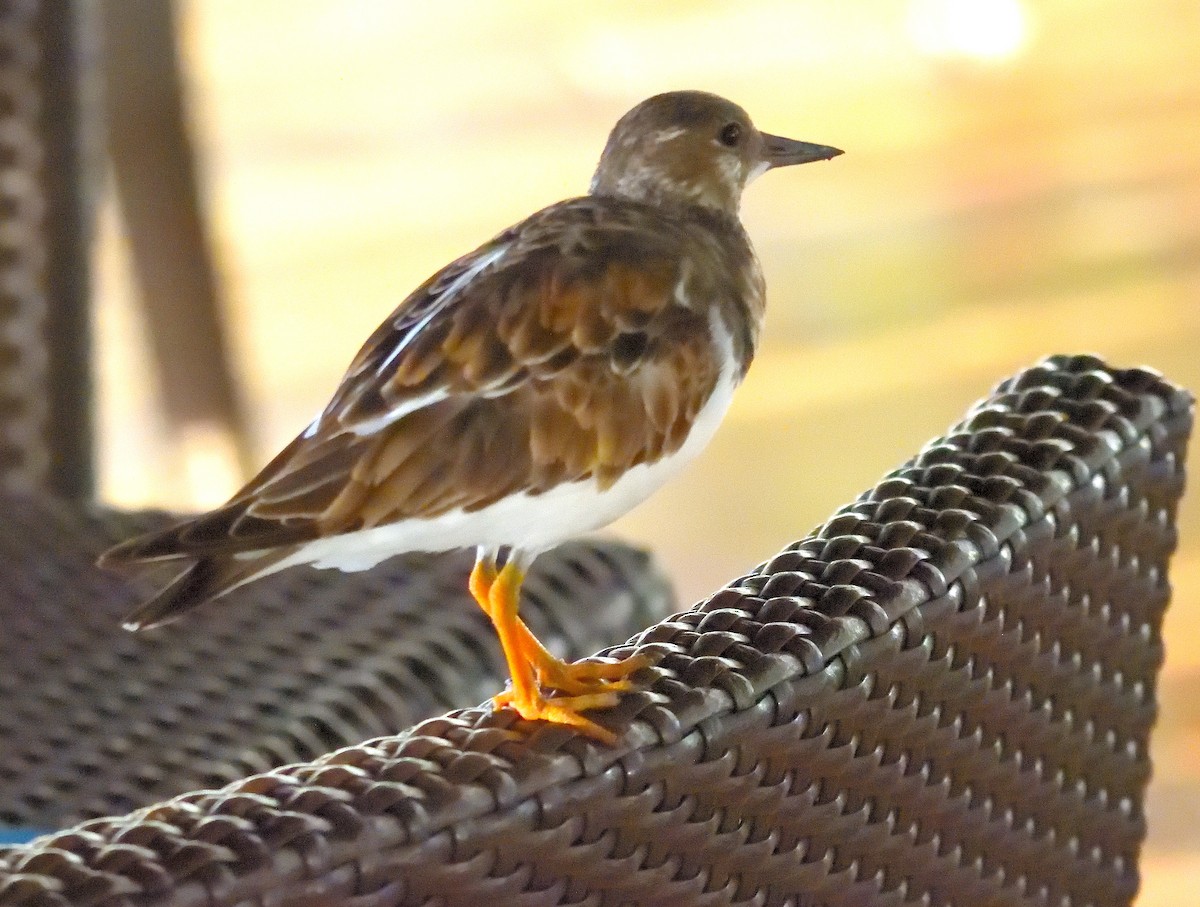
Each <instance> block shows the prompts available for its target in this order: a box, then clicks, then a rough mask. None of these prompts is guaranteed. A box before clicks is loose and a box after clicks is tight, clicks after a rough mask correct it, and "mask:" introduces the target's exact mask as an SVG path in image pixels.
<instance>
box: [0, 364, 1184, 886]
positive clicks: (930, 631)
mask: <svg viewBox="0 0 1200 907" xmlns="http://www.w3.org/2000/svg"><path fill="white" fill-rule="evenodd" d="M1191 409H1192V401H1191V398H1190V397H1189V396H1188V395H1187V394H1186V393H1184V392H1182V391H1180V390H1178V389H1176V388H1173V387H1171V386H1169V385H1168V384H1166V383H1165V382H1163V381H1162V380H1161V379H1160V378H1159V377H1157V376H1156V375H1154V374H1152V373H1150V372H1146V371H1141V370H1133V371H1114V370H1110V369H1107V368H1106V367H1105V366H1104V365H1103V363H1101V362H1100V361H1098V360H1096V359H1093V358H1088V357H1076V358H1065V357H1064V358H1056V359H1053V360H1049V361H1047V362H1046V363H1043V364H1042V365H1040V366H1038V367H1035V368H1033V369H1030V370H1028V371H1026V372H1023V373H1022V374H1020V375H1018V376H1016V377H1015V378H1013V379H1011V380H1009V381H1007V382H1005V383H1004V384H1002V385H1001V386H1000V387H999V389H998V390H997V391H996V393H995V394H994V395H993V396H992V397H991V398H989V399H988V400H986V401H984V402H983V403H982V404H980V405H979V406H978V407H976V408H975V409H973V410H972V411H971V412H970V413H969V414H968V416H967V418H966V419H965V421H964V422H962V423H961V424H960V425H959V426H957V427H956V428H955V429H953V430H952V431H951V433H950V434H949V435H947V436H946V437H945V438H942V439H938V440H937V441H935V442H933V443H932V444H930V445H929V446H927V447H926V448H925V449H924V450H923V451H922V452H921V453H920V454H919V455H918V456H917V457H916V458H915V459H914V460H912V461H911V462H910V463H909V464H907V465H906V466H904V467H902V468H901V469H899V470H897V471H896V472H895V473H893V474H891V475H890V476H888V477H887V478H886V479H884V481H883V482H881V483H880V484H879V485H878V486H877V487H876V488H875V489H873V490H872V491H870V492H868V493H867V494H865V495H864V496H863V497H861V498H860V499H859V500H858V501H857V502H855V503H854V504H852V505H850V506H848V507H846V508H844V509H843V510H841V511H839V512H838V513H837V514H836V515H835V516H834V517H833V518H832V519H831V520H830V521H829V522H827V523H826V524H825V525H824V526H823V527H821V528H820V530H819V531H818V532H817V533H816V534H815V535H813V536H812V537H810V538H808V539H805V540H804V541H801V542H799V543H797V544H795V545H793V546H792V547H790V548H789V549H788V550H786V551H784V552H782V553H781V554H779V555H777V556H776V557H774V558H773V559H772V560H770V561H769V562H767V563H766V564H764V565H762V566H761V567H760V568H759V569H758V570H756V571H755V572H754V573H752V574H751V575H749V576H746V577H743V578H742V579H740V580H738V581H736V582H735V583H733V584H732V585H731V586H730V587H729V588H726V589H723V590H721V591H720V592H718V593H716V594H715V595H714V596H712V597H711V598H710V599H708V600H707V601H705V602H702V603H701V604H700V605H699V606H698V607H697V608H696V609H694V610H692V611H689V612H686V613H683V614H680V615H677V616H675V617H673V618H671V619H668V620H667V621H665V622H664V623H661V624H658V625H657V626H654V627H651V628H650V629H648V630H646V631H645V632H644V633H642V634H641V635H640V637H639V638H638V645H640V646H642V647H648V648H651V649H653V650H655V651H657V652H659V653H661V659H660V661H659V663H658V666H657V667H656V668H653V669H649V672H648V677H650V678H651V679H652V680H653V683H652V685H651V687H650V689H649V690H648V691H647V692H643V693H639V694H635V695H631V696H628V697H627V698H626V699H625V700H624V702H623V703H622V704H621V705H620V706H618V707H617V708H616V709H614V710H612V711H611V712H610V713H608V714H607V715H605V716H603V720H604V721H605V723H606V724H608V725H609V726H611V727H613V728H615V729H618V730H620V731H622V732H623V734H624V739H623V743H622V744H621V745H620V746H618V747H615V748H608V747H605V746H601V745H598V744H596V743H594V742H591V741H589V740H587V739H584V738H581V737H579V736H577V735H575V734H574V733H572V732H571V731H569V730H564V729H562V728H558V727H550V726H547V725H542V724H536V725H534V724H529V723H525V722H522V721H520V720H518V719H516V718H515V717H514V715H513V713H511V712H510V711H508V710H505V711H502V712H499V713H492V712H490V711H489V710H487V709H469V710H465V711H460V712H456V713H451V714H449V715H447V716H446V717H442V718H435V719H432V720H429V721H426V722H423V723H422V724H420V725H418V726H417V727H415V728H413V729H412V730H411V731H410V732H408V733H405V734H402V735H400V736H395V737H385V738H381V739H378V740H374V741H371V742H369V743H366V744H363V745H359V746H354V747H350V748H347V749H344V750H342V751H340V752H338V753H335V754H333V755H330V756H326V757H323V758H320V759H318V760H316V761H315V762H312V763H307V764H303V765H296V766H290V767H287V768H283V769H278V770H275V771H273V772H269V773H266V774H263V775H259V776H257V777H253V778H250V779H247V780H245V781H240V782H237V783H234V784H232V785H229V786H228V787H226V788H224V789H223V790H220V791H209V792H200V793H194V794H189V795H187V796H184V797H180V798H177V799H175V800H172V801H170V802H167V803H163V804H161V805H159V806H156V807H153V808H151V809H149V810H145V811H141V812H137V813H134V814H132V815H129V816H125V817H122V818H111V819H100V820H96V821H92V822H89V823H85V824H84V825H81V826H79V827H77V828H73V829H70V830H68V831H65V832H62V833H59V834H57V835H55V836H53V837H50V838H46V839H43V840H42V841H40V842H38V843H37V844H35V845H33V846H28V847H18V848H13V849H11V850H10V851H9V852H8V853H7V855H6V856H4V857H3V858H0V862H2V864H3V868H4V871H6V872H7V873H8V874H7V876H3V877H2V880H0V904H3V905H18V904H19V905H25V907H30V905H37V907H51V905H67V904H71V905H83V904H87V905H94V907H118V905H129V907H132V905H152V904H172V905H244V907H249V905H262V907H266V905H288V907H317V905H322V907H324V905H335V904H337V905H354V907H367V905H385V904H386V905H426V907H432V905H452V904H488V905H500V904H520V905H529V907H533V905H551V904H579V905H583V904H586V905H617V904H621V905H624V904H646V905H650V904H654V905H671V904H679V905H718V904H720V905H725V904H745V905H750V904H753V905H796V907H800V905H816V904H820V905H835V904H836V905H864V904H871V905H901V904H922V905H938V904H961V905H977V904H980V905H982V904H986V905H994V904H1013V905H1015V904H1040V905H1066V904H1070V905H1085V904H1097V905H1115V904H1128V903H1129V902H1130V900H1131V898H1132V897H1133V895H1134V892H1135V891H1136V889H1137V882H1138V874H1137V864H1138V852H1139V848H1140V844H1141V840H1142V837H1143V833H1144V819H1143V814H1142V795H1143V792H1144V789H1145V785H1146V782H1147V779H1148V777H1149V771H1150V767H1149V761H1148V755H1147V743H1148V737H1149V733H1150V728H1151V725H1152V724H1153V721H1154V714H1155V695H1154V694H1155V679H1156V674H1157V670H1158V668H1159V665H1160V664H1161V661H1162V653H1163V650H1162V644H1161V639H1160V635H1159V627H1160V622H1161V617H1162V613H1163V609H1164V606H1165V604H1166V601H1167V597H1168V585H1167V580H1166V567H1167V558H1168V556H1169V554H1170V552H1171V550H1172V548H1173V545H1174V528H1173V525H1174V523H1173V521H1174V514H1175V507H1176V503H1177V501H1178V498H1179V495H1180V493H1181V490H1182V485H1183V466H1182V459H1183V450H1184V442H1185V440H1186V438H1187V435H1188V432H1189V430H1190V425H1191V417H1192V413H1191ZM621 651H627V649H622V650H621Z"/></svg>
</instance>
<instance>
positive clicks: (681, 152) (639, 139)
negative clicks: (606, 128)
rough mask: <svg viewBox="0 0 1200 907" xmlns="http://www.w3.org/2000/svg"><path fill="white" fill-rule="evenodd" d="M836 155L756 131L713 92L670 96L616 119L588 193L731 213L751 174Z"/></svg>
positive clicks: (659, 97)
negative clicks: (697, 206) (695, 206)
mask: <svg viewBox="0 0 1200 907" xmlns="http://www.w3.org/2000/svg"><path fill="white" fill-rule="evenodd" d="M841 153H842V152H841V151H840V150H839V149H837V148H831V147H830V146H828V145H816V144H813V143H812V142H801V141H797V140H796V139H785V138H782V137H780V136H777V135H770V134H768V133H766V132H760V131H759V130H758V129H757V128H756V127H755V126H754V123H753V122H752V121H751V120H750V116H749V115H748V114H747V113H746V111H744V110H742V108H741V107H739V106H738V105H737V104H734V103H733V102H732V101H727V100H725V99H724V98H721V97H718V96H717V95H714V94H708V93H707V92H703V91H672V92H668V93H666V94H660V95H655V96H654V97H652V98H650V99H648V100H645V101H643V102H642V103H640V104H638V105H637V106H636V107H634V108H633V109H632V110H630V111H629V112H628V113H627V114H625V115H624V116H623V117H621V119H620V120H618V121H617V125H616V126H614V127H613V130H612V132H611V133H610V134H609V137H608V143H607V144H606V145H605V146H604V153H603V154H602V155H601V156H600V165H599V166H598V167H597V168H596V175H595V177H594V178H593V179H592V187H591V191H592V193H593V194H594V195H610V196H617V197H620V198H627V199H632V200H634V201H641V202H648V203H651V204H659V205H662V204H683V205H700V206H702V207H705V208H710V209H714V210H716V211H719V212H721V213H723V214H728V215H732V216H736V215H737V211H738V206H739V204H740V203H741V199H742V190H743V189H745V188H746V186H747V185H749V183H750V182H751V181H752V180H753V179H755V178H756V177H758V176H760V175H762V174H763V173H765V172H766V171H768V170H770V169H772V168H774V167H786V166H789V165H791V164H803V163H806V162H808V161H822V160H828V159H829V158H832V157H836V156H837V155H839V154H841Z"/></svg>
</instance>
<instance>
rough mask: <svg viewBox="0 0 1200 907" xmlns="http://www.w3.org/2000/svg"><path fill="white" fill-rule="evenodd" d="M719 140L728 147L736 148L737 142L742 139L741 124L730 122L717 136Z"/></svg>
mask: <svg viewBox="0 0 1200 907" xmlns="http://www.w3.org/2000/svg"><path fill="white" fill-rule="evenodd" d="M717 140H718V141H720V143H721V144H722V145H725V146H726V147H728V148H736V147H737V143H738V142H740V141H741V140H742V127H741V124H740V123H730V124H729V125H728V126H726V127H724V128H723V129H722V130H721V132H720V134H719V135H718V136H717Z"/></svg>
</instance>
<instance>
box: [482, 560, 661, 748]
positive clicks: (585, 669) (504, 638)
mask: <svg viewBox="0 0 1200 907" xmlns="http://www.w3.org/2000/svg"><path fill="white" fill-rule="evenodd" d="M523 579H524V576H523V575H522V573H521V571H520V570H519V569H518V568H517V567H516V565H515V564H513V563H511V562H510V563H508V564H505V566H504V568H503V569H502V570H500V571H499V573H497V572H496V568H495V565H494V564H493V563H492V562H491V561H490V560H488V559H486V558H481V559H480V560H479V561H477V562H476V564H475V569H474V570H472V571H471V582H470V587H471V594H472V595H473V596H474V598H475V600H476V601H477V602H478V603H479V606H480V607H481V608H483V610H484V611H485V612H486V613H487V615H488V616H489V617H490V618H491V619H492V623H493V624H494V625H495V627H496V632H497V634H498V635H499V637H500V644H501V646H502V648H503V649H504V655H505V658H506V659H507V661H508V666H509V671H510V673H511V674H512V688H511V689H510V690H506V691H505V692H503V693H500V694H498V695H497V696H495V697H493V699H492V703H493V704H494V705H495V706H496V708H505V707H511V708H513V709H516V711H517V712H518V713H520V715H521V717H522V718H526V719H529V720H541V721H551V722H554V723H556V724H566V725H570V726H571V727H574V728H577V729H579V730H580V731H581V732H582V733H584V734H587V735H588V736H589V737H593V738H595V739H597V740H600V741H603V742H604V743H608V744H613V743H616V741H617V737H616V735H615V734H613V733H612V732H611V731H609V730H606V729H605V728H602V727H601V726H600V725H598V724H596V722H594V721H592V720H590V719H588V718H585V717H584V716H583V715H581V714H580V713H581V712H584V711H587V710H589V709H602V708H609V707H611V706H613V705H616V703H617V701H618V698H619V697H618V693H621V692H624V691H626V690H631V689H633V688H634V686H635V684H634V683H633V682H632V681H631V680H630V679H629V675H630V674H632V673H633V672H634V671H637V670H639V669H641V668H643V667H645V666H646V665H648V664H649V663H650V660H649V659H648V658H646V657H645V656H643V655H634V656H631V657H629V658H626V659H624V660H622V661H618V662H594V661H584V662H575V663H571V662H565V661H563V660H561V659H559V658H555V657H554V656H553V655H551V654H550V652H549V651H547V650H546V647H545V646H543V645H542V644H541V642H540V641H539V640H538V639H537V637H535V636H534V635H533V633H532V632H530V630H529V628H528V627H527V626H525V623H524V622H523V621H522V620H521V619H520V617H518V616H517V601H518V598H519V595H520V587H521V582H522V580H523ZM540 687H545V688H547V689H550V690H555V691H558V692H561V693H566V694H567V695H565V696H555V697H552V698H548V697H546V696H544V695H543V694H542V691H541V689H540Z"/></svg>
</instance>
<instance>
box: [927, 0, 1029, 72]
mask: <svg viewBox="0 0 1200 907" xmlns="http://www.w3.org/2000/svg"><path fill="white" fill-rule="evenodd" d="M908 32H909V35H910V36H911V37H912V41H913V43H914V44H915V45H916V46H917V47H918V48H919V49H920V50H921V51H923V52H924V53H927V54H929V55H931V56H937V57H967V58H970V59H973V60H981V61H984V62H999V61H1003V60H1009V59H1011V58H1013V57H1014V56H1016V55H1017V53H1018V52H1019V51H1020V50H1021V49H1022V48H1023V47H1024V46H1025V44H1026V43H1027V41H1028V40H1029V22H1028V19H1027V17H1026V14H1025V8H1024V6H1022V4H1021V0H913V2H912V5H911V6H910V7H909V12H908Z"/></svg>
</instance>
